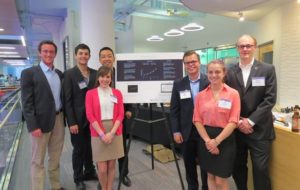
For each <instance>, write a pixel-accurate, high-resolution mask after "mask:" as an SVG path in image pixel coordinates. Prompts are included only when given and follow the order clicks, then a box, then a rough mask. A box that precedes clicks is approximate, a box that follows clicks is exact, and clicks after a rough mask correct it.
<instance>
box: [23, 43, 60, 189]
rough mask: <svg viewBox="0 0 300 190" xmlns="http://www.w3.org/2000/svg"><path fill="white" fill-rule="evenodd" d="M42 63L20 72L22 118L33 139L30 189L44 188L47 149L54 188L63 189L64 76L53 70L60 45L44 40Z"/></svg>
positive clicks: (40, 51) (41, 47)
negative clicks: (61, 161)
mask: <svg viewBox="0 0 300 190" xmlns="http://www.w3.org/2000/svg"><path fill="white" fill-rule="evenodd" d="M38 50H39V56H40V57H41V62H40V64H39V65H37V66H33V67H31V68H28V69H25V70H23V71H22V73H21V96H22V105H23V116H24V118H25V121H26V124H27V128H28V131H29V132H30V134H31V135H30V137H31V144H32V147H31V150H32V155H31V156H32V158H31V189H33V190H42V189H45V169H44V160H45V155H46V151H47V150H48V157H49V159H48V176H49V181H50V184H51V186H52V189H64V188H63V187H61V183H60V174H59V160H60V157H61V153H62V149H63V143H64V135H65V128H64V122H63V113H62V99H61V84H62V79H63V74H62V72H61V71H59V70H58V69H55V68H54V65H53V62H54V59H55V56H56V54H57V46H56V45H55V44H54V43H53V42H52V41H48V40H46V41H42V42H40V44H39V46H38Z"/></svg>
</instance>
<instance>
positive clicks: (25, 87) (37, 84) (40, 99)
mask: <svg viewBox="0 0 300 190" xmlns="http://www.w3.org/2000/svg"><path fill="white" fill-rule="evenodd" d="M55 72H56V73H57V74H58V76H59V78H60V80H61V82H62V80H63V74H62V72H61V71H59V70H58V69H55ZM21 99H22V106H23V116H24V118H25V121H26V123H27V128H28V131H29V132H31V131H34V130H36V129H38V128H40V129H41V130H42V132H43V133H47V132H50V131H52V129H53V128H54V124H55V118H56V108H55V101H54V97H53V95H52V92H51V88H50V85H49V83H48V81H47V78H46V76H45V74H44V72H43V70H42V69H41V67H40V65H38V66H33V67H30V68H28V69H25V70H23V71H22V73H21ZM62 103H63V102H62Z"/></svg>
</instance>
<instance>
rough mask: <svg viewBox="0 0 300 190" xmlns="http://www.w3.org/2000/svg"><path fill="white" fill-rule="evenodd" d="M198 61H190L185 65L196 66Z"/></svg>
mask: <svg viewBox="0 0 300 190" xmlns="http://www.w3.org/2000/svg"><path fill="white" fill-rule="evenodd" d="M197 62H198V61H196V60H194V61H188V62H183V63H184V64H185V65H189V64H191V65H194V64H195V63H197Z"/></svg>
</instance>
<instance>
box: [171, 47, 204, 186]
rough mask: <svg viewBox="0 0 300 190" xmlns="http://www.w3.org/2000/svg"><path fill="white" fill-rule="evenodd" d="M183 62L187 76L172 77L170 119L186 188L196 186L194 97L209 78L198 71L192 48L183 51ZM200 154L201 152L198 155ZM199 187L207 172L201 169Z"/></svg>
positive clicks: (198, 60) (197, 139) (196, 142)
mask: <svg viewBox="0 0 300 190" xmlns="http://www.w3.org/2000/svg"><path fill="white" fill-rule="evenodd" d="M183 64H184V68H185V71H186V73H187V76H186V77H184V78H182V79H178V80H176V81H174V84H173V90H172V96H171V107H170V121H171V127H172V132H173V137H174V141H175V142H176V143H177V144H182V154H183V161H184V166H185V171H186V172H185V173H186V180H187V184H188V190H198V188H199V183H198V175H197V163H196V159H197V156H198V154H197V152H198V143H199V141H200V136H199V134H198V132H197V129H196V127H195V126H194V125H193V122H192V118H193V111H194V97H195V96H196V95H197V93H198V92H200V91H201V90H203V89H205V88H206V87H207V86H208V84H209V82H208V80H207V76H206V75H205V74H203V73H200V58H199V55H198V54H197V53H196V52H195V51H187V52H185V54H184V55H183ZM199 156H201V155H199ZM201 180H202V190H207V189H208V186H207V173H206V171H203V170H201Z"/></svg>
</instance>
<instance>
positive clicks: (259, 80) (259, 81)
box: [252, 77, 265, 86]
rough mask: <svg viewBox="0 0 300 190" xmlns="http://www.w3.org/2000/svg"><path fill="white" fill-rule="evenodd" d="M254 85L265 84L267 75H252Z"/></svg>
mask: <svg viewBox="0 0 300 190" xmlns="http://www.w3.org/2000/svg"><path fill="white" fill-rule="evenodd" d="M252 86H265V77H252Z"/></svg>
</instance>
